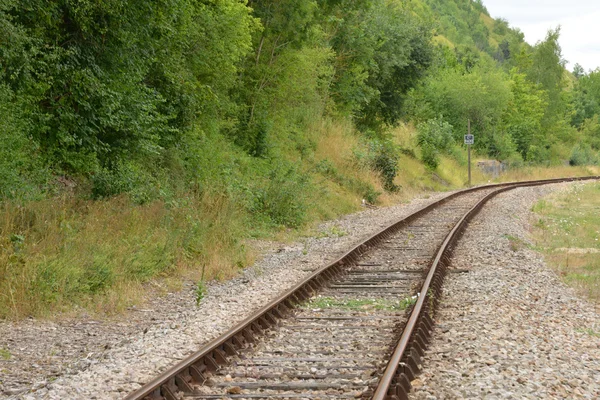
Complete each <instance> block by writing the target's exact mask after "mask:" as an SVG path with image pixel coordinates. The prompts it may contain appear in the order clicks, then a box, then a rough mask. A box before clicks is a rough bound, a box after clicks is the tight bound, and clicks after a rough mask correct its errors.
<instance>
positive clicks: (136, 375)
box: [0, 193, 449, 399]
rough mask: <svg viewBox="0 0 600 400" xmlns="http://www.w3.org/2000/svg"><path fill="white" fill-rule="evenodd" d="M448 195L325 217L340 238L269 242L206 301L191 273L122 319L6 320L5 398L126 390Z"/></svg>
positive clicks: (92, 395)
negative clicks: (254, 259)
mask: <svg viewBox="0 0 600 400" xmlns="http://www.w3.org/2000/svg"><path fill="white" fill-rule="evenodd" d="M448 194H449V193H437V194H434V195H432V196H430V197H428V198H427V199H425V198H420V199H416V200H414V201H412V202H411V203H410V204H408V205H406V204H400V205H396V206H393V207H387V208H379V209H367V210H365V211H363V212H359V213H356V214H352V215H349V216H346V217H344V218H341V219H339V220H337V221H333V222H329V223H325V224H323V225H321V226H320V227H319V229H318V231H320V232H324V233H325V234H327V233H328V232H329V236H330V237H320V238H308V239H306V240H303V241H302V242H301V243H294V244H285V245H282V244H277V243H262V247H263V248H266V249H267V250H268V251H267V254H266V256H265V257H264V258H263V259H262V260H261V261H259V262H257V263H256V264H255V265H254V266H253V267H251V268H248V269H246V270H245V271H244V272H243V273H242V274H241V275H240V276H239V277H237V278H235V279H232V280H230V281H227V282H223V283H213V284H210V285H209V287H208V293H207V295H206V297H205V298H204V300H203V301H202V303H201V305H200V306H199V307H197V306H196V304H195V302H196V301H195V292H194V285H193V283H191V282H188V283H186V284H185V288H184V290H182V291H181V292H178V293H169V294H168V295H167V296H165V297H161V298H157V299H155V300H153V301H152V302H150V303H149V304H145V305H144V306H142V307H139V308H137V309H134V310H132V311H131V312H128V313H127V315H125V316H123V317H121V318H119V319H117V320H109V321H96V320H93V319H91V318H83V319H82V318H80V319H77V320H70V321H60V322H47V321H36V320H28V321H23V322H19V323H16V324H14V323H6V322H2V323H0V349H7V350H8V351H9V352H10V359H9V360H4V359H3V358H1V357H0V398H10V399H81V398H87V399H120V398H122V397H124V395H125V394H126V393H128V392H130V391H132V390H134V389H136V388H138V387H139V386H140V384H142V383H144V382H146V381H148V380H149V379H150V378H151V377H153V376H154V375H156V374H157V373H159V372H160V371H163V370H165V369H166V368H167V367H169V366H171V365H173V364H174V363H175V362H176V361H177V360H180V359H182V358H184V357H185V356H187V355H188V354H190V353H192V352H194V351H195V350H197V349H198V348H199V347H200V345H202V344H203V343H205V342H207V341H209V340H210V339H213V338H214V337H216V336H218V335H219V334H221V333H223V332H225V331H226V330H227V329H229V328H230V327H231V326H232V325H234V324H235V323H236V322H239V321H241V320H243V319H244V318H245V317H247V316H248V315H249V314H250V313H252V312H253V311H254V310H256V309H258V308H260V307H261V306H262V305H264V303H266V302H267V300H269V299H272V298H274V297H276V295H277V294H278V293H280V292H281V291H282V290H284V289H286V288H288V287H290V286H292V285H293V284H294V283H296V282H298V281H299V280H300V279H301V278H302V277H303V276H305V275H307V274H310V273H311V272H312V271H313V270H315V269H317V268H318V267H320V266H322V265H323V264H325V263H326V262H328V261H333V260H334V259H335V258H336V257H339V256H341V255H342V254H343V253H345V252H346V251H347V250H348V249H349V248H350V247H351V246H352V245H353V244H356V243H357V242H359V241H360V240H361V239H363V238H365V237H367V236H369V235H371V234H373V233H375V232H376V231H378V230H379V229H381V228H382V227H384V226H387V225H389V224H390V223H391V222H393V221H394V220H396V219H399V218H401V217H403V216H406V215H408V214H410V213H411V212H413V211H415V210H417V209H418V208H420V207H422V206H424V205H426V204H429V203H431V202H432V201H434V200H435V199H438V198H440V197H443V196H446V195H448ZM342 232H343V233H344V234H343V235H342V236H339V237H338V236H337V234H339V233H342ZM319 236H326V235H319Z"/></svg>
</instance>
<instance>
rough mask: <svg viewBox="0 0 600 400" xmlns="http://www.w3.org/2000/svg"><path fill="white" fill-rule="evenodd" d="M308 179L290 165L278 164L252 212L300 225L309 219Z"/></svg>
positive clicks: (288, 224)
mask: <svg viewBox="0 0 600 400" xmlns="http://www.w3.org/2000/svg"><path fill="white" fill-rule="evenodd" d="M308 190H309V186H308V182H307V179H306V177H305V176H303V175H301V174H300V173H298V171H297V170H296V169H295V168H293V167H290V166H287V165H275V166H274V168H273V170H272V172H271V173H270V175H269V182H268V183H267V185H266V187H261V188H258V190H257V192H256V193H255V200H254V205H253V207H252V211H253V212H256V213H260V214H264V215H266V216H267V217H268V218H269V219H270V221H271V222H272V223H274V224H277V225H282V226H286V227H290V228H298V227H300V226H302V224H304V222H305V221H306V219H307V215H306V212H307V208H308V199H307V191H308Z"/></svg>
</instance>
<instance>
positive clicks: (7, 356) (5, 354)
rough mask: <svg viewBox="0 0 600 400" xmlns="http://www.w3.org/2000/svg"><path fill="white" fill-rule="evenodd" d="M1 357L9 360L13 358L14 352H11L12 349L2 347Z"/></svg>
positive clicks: (0, 350)
mask: <svg viewBox="0 0 600 400" xmlns="http://www.w3.org/2000/svg"><path fill="white" fill-rule="evenodd" d="M0 358H1V359H3V360H5V361H8V360H10V359H11V358H12V354H10V351H8V350H6V349H0Z"/></svg>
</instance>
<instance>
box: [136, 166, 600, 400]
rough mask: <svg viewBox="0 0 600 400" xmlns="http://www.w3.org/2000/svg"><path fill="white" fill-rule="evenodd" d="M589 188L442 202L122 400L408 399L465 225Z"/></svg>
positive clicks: (474, 193)
mask: <svg viewBox="0 0 600 400" xmlns="http://www.w3.org/2000/svg"><path fill="white" fill-rule="evenodd" d="M597 178H598V177H589V178H568V179H554V180H546V181H530V182H522V183H513V184H501V185H490V186H483V187H477V188H472V189H467V190H463V191H460V192H456V193H454V194H451V195H449V196H447V197H445V198H443V199H441V200H439V201H437V202H435V203H433V204H431V205H429V206H427V207H424V208H422V209H420V210H419V211H417V212H415V213H413V214H411V215H409V216H408V217H406V218H404V219H402V220H400V221H397V222H396V223H394V224H392V225H390V226H389V227H387V228H385V229H384V230H382V231H380V232H379V233H377V234H376V235H374V236H372V237H371V238H369V239H368V240H366V241H365V242H363V243H361V244H360V245H358V246H357V247H355V248H354V249H352V250H351V251H350V252H348V253H347V254H346V255H344V256H343V257H342V258H340V259H339V260H337V261H335V262H334V263H332V264H329V265H327V266H324V267H322V268H320V269H318V270H317V271H315V272H314V273H313V274H312V275H310V276H309V277H308V278H306V279H305V280H304V281H303V282H300V283H299V284H298V285H296V286H295V287H293V288H291V289H290V290H288V291H286V292H285V293H283V294H282V295H281V296H280V297H279V298H277V299H275V300H274V301H272V302H271V303H269V304H268V305H266V306H265V307H263V308H262V309H260V310H259V311H257V312H256V313H254V314H253V315H251V316H250V317H249V318H247V319H246V320H244V321H242V322H241V323H240V324H238V325H237V326H235V327H234V328H232V329H231V330H230V331H228V332H226V333H225V334H223V335H222V336H220V337H219V338H217V339H215V340H213V341H211V342H210V343H208V344H207V345H206V346H204V347H203V348H202V349H200V350H199V351H198V352H197V353H195V354H193V355H191V356H190V357H188V358H187V359H185V360H183V361H181V362H180V363H178V364H177V365H175V366H174V367H172V368H171V369H169V370H168V371H166V372H165V373H163V374H161V375H160V376H158V377H156V378H155V379H153V380H152V381H151V382H149V383H148V384H146V385H145V386H143V387H142V388H140V389H139V390H137V391H136V392H134V393H132V394H130V395H129V396H127V397H126V399H127V400H139V399H166V400H172V399H181V398H186V399H223V398H232V399H259V398H260V399H332V398H373V399H378V400H381V399H404V398H407V394H408V392H409V390H410V381H411V380H413V379H414V377H415V376H416V374H417V373H418V372H419V371H418V369H419V364H420V358H421V357H422V356H423V355H424V350H425V347H426V345H427V343H428V341H429V336H430V333H431V330H432V325H433V320H432V316H433V312H434V310H435V308H436V306H437V303H438V298H439V294H440V292H441V285H442V282H443V278H444V276H445V274H446V272H447V268H446V267H447V266H448V264H449V262H450V256H451V252H452V248H453V245H454V243H455V242H456V240H457V239H458V238H459V237H460V235H461V233H462V232H463V231H464V229H465V228H466V225H467V223H468V221H469V220H470V219H471V218H473V217H474V216H475V215H476V214H477V212H478V211H479V210H480V209H481V207H482V206H483V205H484V204H485V202H486V201H487V200H489V199H490V198H491V197H493V196H495V195H497V194H498V193H500V192H502V191H505V190H510V189H513V188H516V187H520V186H534V185H541V184H547V183H557V182H562V181H568V180H583V179H597Z"/></svg>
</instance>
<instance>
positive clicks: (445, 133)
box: [417, 116, 454, 169]
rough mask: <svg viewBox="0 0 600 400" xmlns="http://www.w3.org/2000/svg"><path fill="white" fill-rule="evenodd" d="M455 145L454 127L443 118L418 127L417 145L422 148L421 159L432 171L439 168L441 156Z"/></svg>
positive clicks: (430, 120) (431, 120)
mask: <svg viewBox="0 0 600 400" xmlns="http://www.w3.org/2000/svg"><path fill="white" fill-rule="evenodd" d="M453 143H454V140H453V138H452V125H450V124H449V123H447V122H446V121H444V119H443V118H442V117H441V116H440V117H437V118H433V119H429V120H427V121H426V122H422V123H420V124H419V125H418V126H417V144H418V145H419V147H421V158H422V160H423V162H424V163H425V165H427V166H428V167H429V168H431V169H436V168H437V166H438V164H439V162H440V161H439V154H440V153H447V152H449V151H450V149H451V148H452V144H453Z"/></svg>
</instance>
